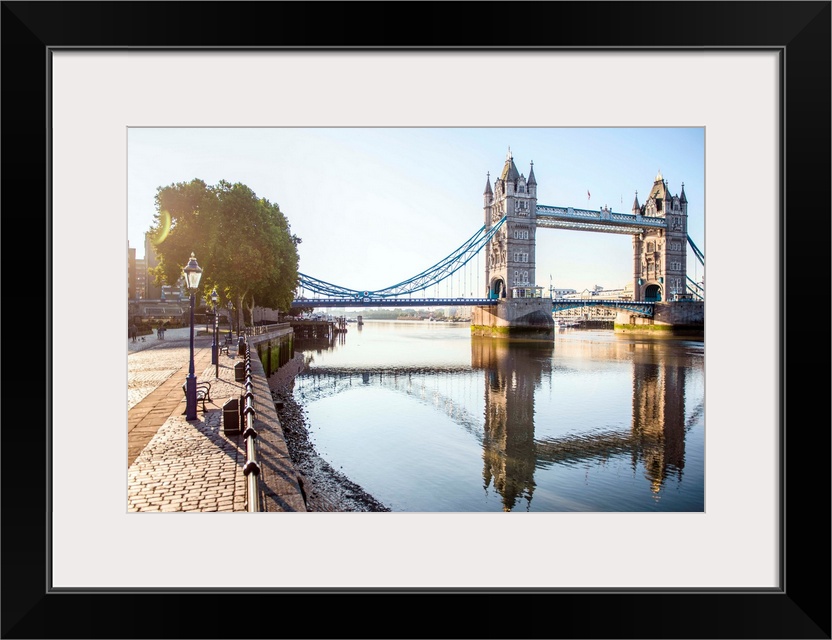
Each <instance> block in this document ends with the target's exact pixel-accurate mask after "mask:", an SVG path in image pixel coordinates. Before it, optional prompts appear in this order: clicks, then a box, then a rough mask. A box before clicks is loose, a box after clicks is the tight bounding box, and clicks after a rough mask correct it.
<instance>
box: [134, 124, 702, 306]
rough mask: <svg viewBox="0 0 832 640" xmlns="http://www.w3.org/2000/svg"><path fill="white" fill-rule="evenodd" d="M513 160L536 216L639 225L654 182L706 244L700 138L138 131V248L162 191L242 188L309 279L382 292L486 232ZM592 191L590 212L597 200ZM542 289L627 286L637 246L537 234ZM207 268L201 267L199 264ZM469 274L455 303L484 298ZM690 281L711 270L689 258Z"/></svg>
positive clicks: (695, 131) (623, 133)
mask: <svg viewBox="0 0 832 640" xmlns="http://www.w3.org/2000/svg"><path fill="white" fill-rule="evenodd" d="M509 147H510V148H511V151H512V154H513V156H514V161H515V164H516V165H517V169H518V170H519V171H520V172H521V173H523V174H524V175H525V176H527V177H528V174H529V166H530V162H531V161H533V162H534V173H535V177H536V179H537V183H538V204H545V205H555V206H572V207H576V208H585V209H593V210H597V209H598V208H600V207H602V206H605V205H606V206H609V207H611V208H612V209H613V210H614V211H618V212H623V213H629V212H630V209H631V207H632V204H633V198H634V196H635V192H636V191H638V194H639V202H640V203H642V204H643V202H644V195H646V194H647V193H648V192H649V189H650V187H651V186H652V184H653V180H654V178H655V176H656V174H657V172H658V171H661V173H662V175H663V176H664V178H665V179H666V180H667V181H668V184H669V187H670V191H671V192H672V193H673V194H678V193H679V192H680V191H681V187H682V183H683V182H684V185H685V194H686V196H687V199H688V214H689V216H688V217H689V220H688V233H689V235H690V236H691V237H692V238H693V241H694V242H695V243H696V244H697V246H698V247H699V248H700V249H701V250H702V251H703V252H704V253H706V254H707V247H706V246H705V238H704V204H705V184H704V176H705V132H704V128H629V129H618V128H420V127H414V128H395V129H391V128H337V129H329V128H131V129H129V132H128V163H127V171H128V189H127V193H128V205H127V207H128V208H127V211H128V241H129V246H131V247H135V248H136V249H137V255H138V257H142V256H143V255H144V245H143V237H144V232H145V231H146V230H147V229H148V228H149V226H150V225H151V223H152V220H153V214H154V212H155V209H154V195H155V193H156V189H157V187H159V186H165V185H169V184H172V183H174V182H183V181H190V180H192V179H194V178H200V179H202V180H204V181H205V182H206V183H208V184H216V183H217V182H218V181H220V180H222V179H224V180H227V181H229V182H242V183H244V184H246V185H248V186H249V187H250V188H251V189H252V190H254V192H255V193H256V194H257V195H258V196H260V197H264V198H266V199H268V200H269V201H271V202H274V203H277V204H278V205H279V206H280V209H281V210H282V211H283V213H284V214H285V215H286V217H287V218H288V220H289V224H290V225H291V228H292V232H293V233H295V234H296V235H298V236H299V237H300V238H301V239H302V241H303V242H302V244H301V245H300V247H299V251H300V264H299V270H300V271H301V272H302V273H305V274H308V275H310V276H313V277H315V278H319V279H321V280H325V281H327V282H331V283H333V284H337V285H341V286H345V287H349V288H351V289H358V290H364V289H369V290H372V289H381V288H384V287H387V286H391V285H395V284H397V283H399V282H401V281H402V280H405V279H407V278H409V277H411V276H413V275H416V274H418V273H420V272H421V271H423V270H425V269H426V268H428V267H430V266H432V265H433V264H435V263H436V262H438V261H439V260H440V259H442V258H443V257H445V256H446V255H448V254H449V253H451V252H452V251H453V250H454V249H456V248H457V247H458V246H460V245H461V244H462V243H463V242H464V241H465V240H467V239H468V238H469V237H470V236H472V235H473V234H474V233H475V232H476V231H477V229H479V227H480V226H482V224H483V208H482V207H483V198H482V194H483V190H484V188H485V182H486V174H487V173H488V172H490V173H491V182H492V185H493V181H494V178H495V177H496V176H498V175H499V173H500V171H501V170H502V167H503V164H504V162H505V158H506V153H507V151H508V148H509ZM587 191H589V192H590V194H591V198H590V199H587ZM537 237H538V240H537V284H539V285H541V286H543V287H545V288H547V289H548V287H549V285H550V276H551V284H553V285H554V286H555V287H558V288H572V289H577V290H579V291H580V290H583V289H585V288H591V287H593V286H594V285H600V286H602V287H604V288H606V289H614V288H620V287H623V286H624V285H625V284H626V283H628V282H630V280H631V271H632V244H631V239H630V237H629V236H626V235H616V234H603V233H590V232H580V231H565V230H554V229H540V230H539V231H538V236H537ZM198 259H199V256H197V260H198ZM477 262H478V261H477V260H476V259H474V260H472V261H471V262H470V263H469V265H468V268H467V269H466V270H465V273H464V274H463V273H459V274H457V276H456V277H455V278H454V280H453V283H454V284H453V289H448V288H447V285H445V287H446V288H444V289H443V288H442V286H443V285H440V288H439V289H438V290H429V291H428V295H431V294H438V295H447V294H452V295H461V294H462V290H464V293H465V294H466V295H468V294H470V293H476V292H479V291H480V290H481V289H482V288H483V287H484V286H485V285H484V276H483V275H482V273H481V271H482V270H483V268H484V262H483V261H482V260H480V261H479V263H478V264H477ZM688 275H690V276H691V277H692V278H696V279H697V280H698V279H701V277H702V268H701V266H699V265H698V263H697V262H696V260H695V259H694V257H693V255H692V253H691V252H690V251H689V252H688Z"/></svg>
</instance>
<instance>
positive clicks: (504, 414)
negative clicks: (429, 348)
mask: <svg viewBox="0 0 832 640" xmlns="http://www.w3.org/2000/svg"><path fill="white" fill-rule="evenodd" d="M655 347H656V345H655V344H651V343H649V342H645V343H615V342H613V343H609V344H595V345H593V347H592V348H593V349H597V350H599V351H600V352H601V353H602V354H603V356H604V358H610V357H613V358H616V359H622V360H625V359H626V360H629V361H631V362H632V397H633V410H632V415H631V420H630V428H629V429H620V430H616V429H609V428H598V429H593V430H589V431H587V430H581V431H579V432H575V433H567V434H566V435H564V436H562V437H557V438H545V439H544V438H537V439H536V438H535V424H534V416H535V409H534V403H535V392H536V390H537V389H539V388H540V387H541V383H542V380H543V379H544V378H546V377H551V376H552V374H553V373H559V372H565V373H568V372H569V369H568V368H564V367H561V366H558V367H557V368H553V362H554V360H553V357H552V356H553V353H552V350H553V349H554V345H553V344H552V343H545V342H541V341H529V342H518V341H509V340H495V339H490V338H489V339H477V338H474V339H473V340H472V351H471V367H464V366H460V367H444V368H443V367H399V368H396V369H395V370H391V369H387V368H384V369H382V368H378V369H374V368H367V369H362V370H357V369H343V368H335V367H314V368H311V369H309V370H308V371H307V372H305V373H304V374H303V375H302V376H300V377H299V378H298V379H297V380H296V383H295V395H296V397H297V398H298V400H299V401H300V402H301V403H310V402H314V401H315V400H318V399H321V398H323V397H329V396H332V395H336V394H339V393H343V392H346V391H349V390H354V389H357V388H361V387H366V386H375V387H382V388H386V389H390V390H392V391H395V392H398V393H404V394H407V395H408V396H410V397H413V398H415V399H417V400H419V401H421V402H424V403H427V404H430V405H432V406H433V407H434V408H435V409H436V410H438V411H441V412H442V413H444V414H445V415H447V416H448V417H449V418H450V419H451V420H452V421H453V422H454V423H456V424H458V425H460V426H461V427H462V428H463V429H464V430H465V431H466V432H468V433H469V434H470V435H471V436H473V437H474V438H475V439H476V440H477V442H478V443H480V444H481V445H482V447H483V464H484V466H483V482H484V484H485V486H486V487H487V486H489V485H491V484H493V486H494V488H495V489H496V490H497V491H498V492H499V494H500V495H501V497H502V500H503V508H504V509H505V510H507V511H508V510H512V509H513V508H514V506H515V505H516V503H517V501H518V500H519V499H525V500H526V501H527V502H528V503H531V500H532V498H533V495H534V489H535V482H534V474H535V471H536V470H538V469H543V468H546V467H548V466H551V465H560V464H580V463H587V462H595V461H603V460H608V459H611V458H613V457H620V456H622V455H625V456H628V457H629V458H630V461H631V462H630V464H631V466H632V468H633V469H634V470H635V469H636V468H637V466H638V465H639V464H642V465H643V467H644V474H645V477H646V480H647V481H648V482H649V484H650V487H651V490H652V491H654V492H659V491H660V490H661V488H662V486H664V485H665V483H666V482H667V480H668V479H669V478H671V477H677V478H681V475H682V472H683V469H684V466H685V433H686V432H687V430H688V429H689V427H690V424H693V423H694V422H696V421H697V420H698V419H699V418H700V417H701V413H702V411H703V407H702V406H699V407H696V408H694V410H693V411H692V412H691V417H690V419H689V423H690V424H686V423H685V402H684V398H685V393H684V391H685V376H686V373H685V372H686V369H685V365H684V363H676V362H666V361H664V360H663V359H662V358H657V357H655V356H656V354H655V353H654V352H653V349H654V348H655ZM478 371H481V372H483V373H484V374H485V377H484V383H485V384H484V401H485V407H484V410H483V412H482V413H479V412H477V411H472V410H471V406H470V402H469V405H468V406H465V404H464V401H462V400H460V398H463V399H464V398H468V399H471V398H474V397H476V395H478V394H480V393H483V391H482V389H483V379H482V378H479V377H478V376H477V375H476V373H477V372H478ZM473 386H476V389H474V388H472V387H473Z"/></svg>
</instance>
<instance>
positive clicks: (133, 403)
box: [126, 328, 306, 512]
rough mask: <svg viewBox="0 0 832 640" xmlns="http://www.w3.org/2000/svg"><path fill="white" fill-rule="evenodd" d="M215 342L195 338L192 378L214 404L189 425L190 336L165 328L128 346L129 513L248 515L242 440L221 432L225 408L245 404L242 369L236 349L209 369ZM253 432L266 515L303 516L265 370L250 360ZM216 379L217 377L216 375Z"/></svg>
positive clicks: (199, 408) (206, 337) (187, 331)
mask: <svg viewBox="0 0 832 640" xmlns="http://www.w3.org/2000/svg"><path fill="white" fill-rule="evenodd" d="M211 343H212V337H211V336H210V335H198V336H196V337H195V339H194V372H195V374H196V377H197V380H198V381H199V382H210V383H211V400H209V401H206V403H205V411H203V409H202V402H201V401H199V402H198V403H197V418H196V420H192V421H190V422H188V421H187V420H185V395H184V392H183V390H182V384H183V383H184V382H185V379H186V377H187V375H188V367H189V360H190V329H187V328H186V329H168V330H167V331H166V332H165V338H164V340H160V339H158V338H157V337H156V335H155V334H154V335H151V336H145V340H144V342H142V341H141V339H139V340H138V341H137V342H132V341H131V340H129V339H128V341H127V348H128V358H127V365H128V366H127V369H128V383H127V387H128V393H127V403H128V407H127V408H128V414H127V416H128V417H127V429H128V437H127V440H128V443H127V467H128V470H127V476H128V482H127V496H126V498H127V510H128V511H130V512H137V511H142V512H144V511H169V512H180V511H188V512H192V511H204V512H219V511H222V512H228V511H247V502H246V491H247V482H246V476H245V475H244V474H243V466H244V465H245V463H246V460H247V453H246V443H245V440H244V439H243V438H242V437H241V436H240V435H238V434H226V433H224V430H223V405H224V404H225V403H226V401H227V400H229V399H232V398H236V399H240V396H241V394H242V393H243V391H244V384H243V382H237V381H235V379H234V365H235V364H237V363H238V362H243V356H240V355H238V354H237V345H236V342H235V343H234V344H233V345H232V348H231V349H230V350H229V353H228V354H225V353H220V354H219V357H218V366H217V365H213V364H211ZM252 355H253V357H252V358H251V373H252V386H253V390H254V394H255V398H254V407H255V412H256V413H255V421H254V429H255V431H256V432H257V455H258V462H259V464H260V469H261V470H260V474H259V476H258V484H259V487H260V505H261V511H306V506H305V501H304V497H303V494H302V492H301V489H300V484H299V482H298V474H297V472H296V470H295V468H294V465H293V464H292V462H291V459H290V457H289V453H288V448H287V446H286V442H285V439H284V437H283V432H282V429H281V427H280V421H279V420H278V418H277V412H276V410H275V408H274V403H273V401H272V399H271V391H270V390H269V388H268V383H267V381H266V379H265V373H264V372H263V369H262V365H261V364H260V362H259V360H258V359H257V357H256V354H252ZM217 374H219V375H217Z"/></svg>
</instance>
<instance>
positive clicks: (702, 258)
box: [688, 236, 705, 267]
mask: <svg viewBox="0 0 832 640" xmlns="http://www.w3.org/2000/svg"><path fill="white" fill-rule="evenodd" d="M688 244H689V245H690V248H691V249H693V254H694V255H695V256H696V259H697V260H699V264H701V265H702V266H703V267H704V266H705V254H704V253H702V252H701V251H700V250H699V247H697V246H696V245H695V244H694V243H693V239H692V238H691V237H690V236H688Z"/></svg>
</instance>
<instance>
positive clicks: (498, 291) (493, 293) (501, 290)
mask: <svg viewBox="0 0 832 640" xmlns="http://www.w3.org/2000/svg"><path fill="white" fill-rule="evenodd" d="M488 297H489V298H505V297H506V283H505V280H503V279H502V278H501V277H496V278H491V284H490V285H489V287H488Z"/></svg>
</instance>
